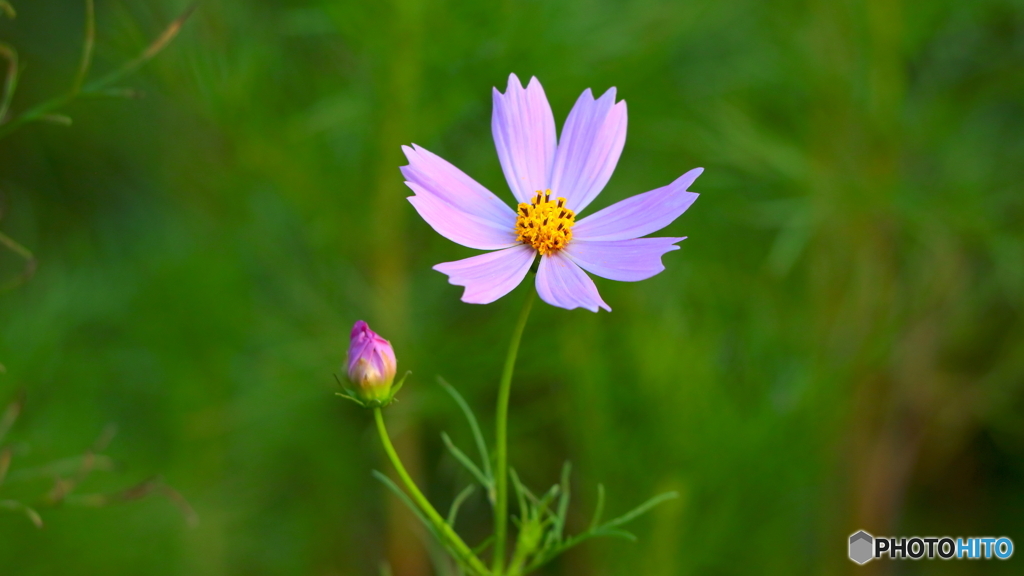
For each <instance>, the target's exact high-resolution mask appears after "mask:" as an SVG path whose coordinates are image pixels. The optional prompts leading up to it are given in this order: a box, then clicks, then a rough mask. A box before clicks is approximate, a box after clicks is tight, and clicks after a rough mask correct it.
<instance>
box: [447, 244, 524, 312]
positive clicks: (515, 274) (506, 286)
mask: <svg viewBox="0 0 1024 576" xmlns="http://www.w3.org/2000/svg"><path fill="white" fill-rule="evenodd" d="M536 255H537V252H536V251H535V250H534V249H533V248H532V247H531V246H527V245H525V244H520V245H518V246H516V247H514V248H509V249H507V250H499V251H497V252H488V253H487V254H481V255H479V256H473V257H471V258H466V259H464V260H457V261H455V262H445V263H443V264H438V265H437V266H434V270H437V271H438V272H441V273H443V274H447V275H448V282H449V283H451V284H454V285H456V286H465V287H466V289H465V291H463V292H462V301H463V302H468V303H470V304H490V303H491V302H494V301H495V300H497V299H498V298H501V297H502V296H504V295H505V294H508V293H509V292H511V291H512V289H513V288H515V287H516V286H518V285H519V283H520V282H522V281H523V277H524V276H526V273H527V272H529V271H530V265H531V264H533V258H534V257H535V256H536Z"/></svg>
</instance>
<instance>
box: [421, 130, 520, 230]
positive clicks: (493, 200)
mask: <svg viewBox="0 0 1024 576" xmlns="http://www.w3.org/2000/svg"><path fill="white" fill-rule="evenodd" d="M402 151H403V152H405V157H406V158H408V159H409V165H408V166H402V168H401V170H402V175H403V176H405V179H406V180H408V181H409V182H412V183H413V184H418V185H419V186H420V188H421V189H422V190H426V191H427V192H430V193H431V194H433V195H434V196H437V197H438V198H441V199H442V200H444V201H445V202H447V203H448V204H451V205H453V206H455V207H456V208H458V209H459V210H461V211H463V212H468V213H470V214H477V215H479V216H483V217H486V218H488V219H489V220H492V221H494V222H505V221H506V220H507V219H508V218H509V215H510V214H511V218H512V222H515V212H513V211H512V209H511V208H509V207H508V205H507V204H505V203H504V202H502V201H501V199H500V198H498V197H497V196H495V195H494V194H493V193H492V192H491V191H490V190H488V189H487V188H484V187H483V186H481V185H480V184H478V183H477V182H476V180H473V179H472V178H470V177H469V176H467V175H466V174H465V173H464V172H463V171H462V170H459V169H458V168H456V167H455V166H452V165H451V164H450V163H448V161H446V160H445V159H444V158H441V157H440V156H438V155H436V154H434V153H432V152H429V151H428V150H426V149H424V148H421V147H419V146H417V145H415V144H413V145H412V147H411V148H410V147H409V146H402ZM410 188H411V186H410ZM414 191H416V190H415V189H414ZM419 193H421V192H418V191H417V194H419Z"/></svg>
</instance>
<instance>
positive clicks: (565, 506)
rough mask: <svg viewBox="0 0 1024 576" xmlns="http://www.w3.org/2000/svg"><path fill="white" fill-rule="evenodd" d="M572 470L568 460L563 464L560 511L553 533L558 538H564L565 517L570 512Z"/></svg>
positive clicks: (559, 500)
mask: <svg viewBox="0 0 1024 576" xmlns="http://www.w3.org/2000/svg"><path fill="white" fill-rule="evenodd" d="M571 472H572V464H571V463H569V462H566V463H565V464H563V465H562V495H561V497H560V498H559V499H558V513H557V514H556V515H555V518H556V519H555V527H554V530H552V533H553V534H554V535H555V538H556V539H557V540H561V539H562V534H563V533H564V531H565V519H566V515H567V514H568V512H569V475H570V473H571Z"/></svg>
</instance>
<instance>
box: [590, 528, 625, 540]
mask: <svg viewBox="0 0 1024 576" xmlns="http://www.w3.org/2000/svg"><path fill="white" fill-rule="evenodd" d="M598 536H610V537H613V538H624V539H626V540H629V541H630V542H636V535H634V534H633V533H632V532H628V531H626V530H598V531H597V532H594V533H593V534H592V535H591V538H596V537H598Z"/></svg>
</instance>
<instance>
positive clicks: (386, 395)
mask: <svg viewBox="0 0 1024 576" xmlns="http://www.w3.org/2000/svg"><path fill="white" fill-rule="evenodd" d="M345 364H346V369H347V373H348V380H349V382H351V383H352V384H353V385H354V386H355V387H356V389H355V394H356V396H358V398H359V400H362V401H363V402H377V403H378V404H379V403H387V402H388V401H390V399H391V397H392V396H393V395H394V391H392V390H391V384H392V382H394V381H395V372H396V370H397V368H398V362H397V360H395V351H394V349H393V348H392V347H391V343H390V342H388V341H387V340H385V339H383V338H381V337H380V336H379V335H378V334H377V333H376V332H374V331H373V330H370V326H369V325H368V324H367V323H366V322H363V321H362V320H359V321H357V322H356V323H355V325H354V326H352V334H351V340H350V341H349V345H348V355H347V357H346V361H345Z"/></svg>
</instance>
